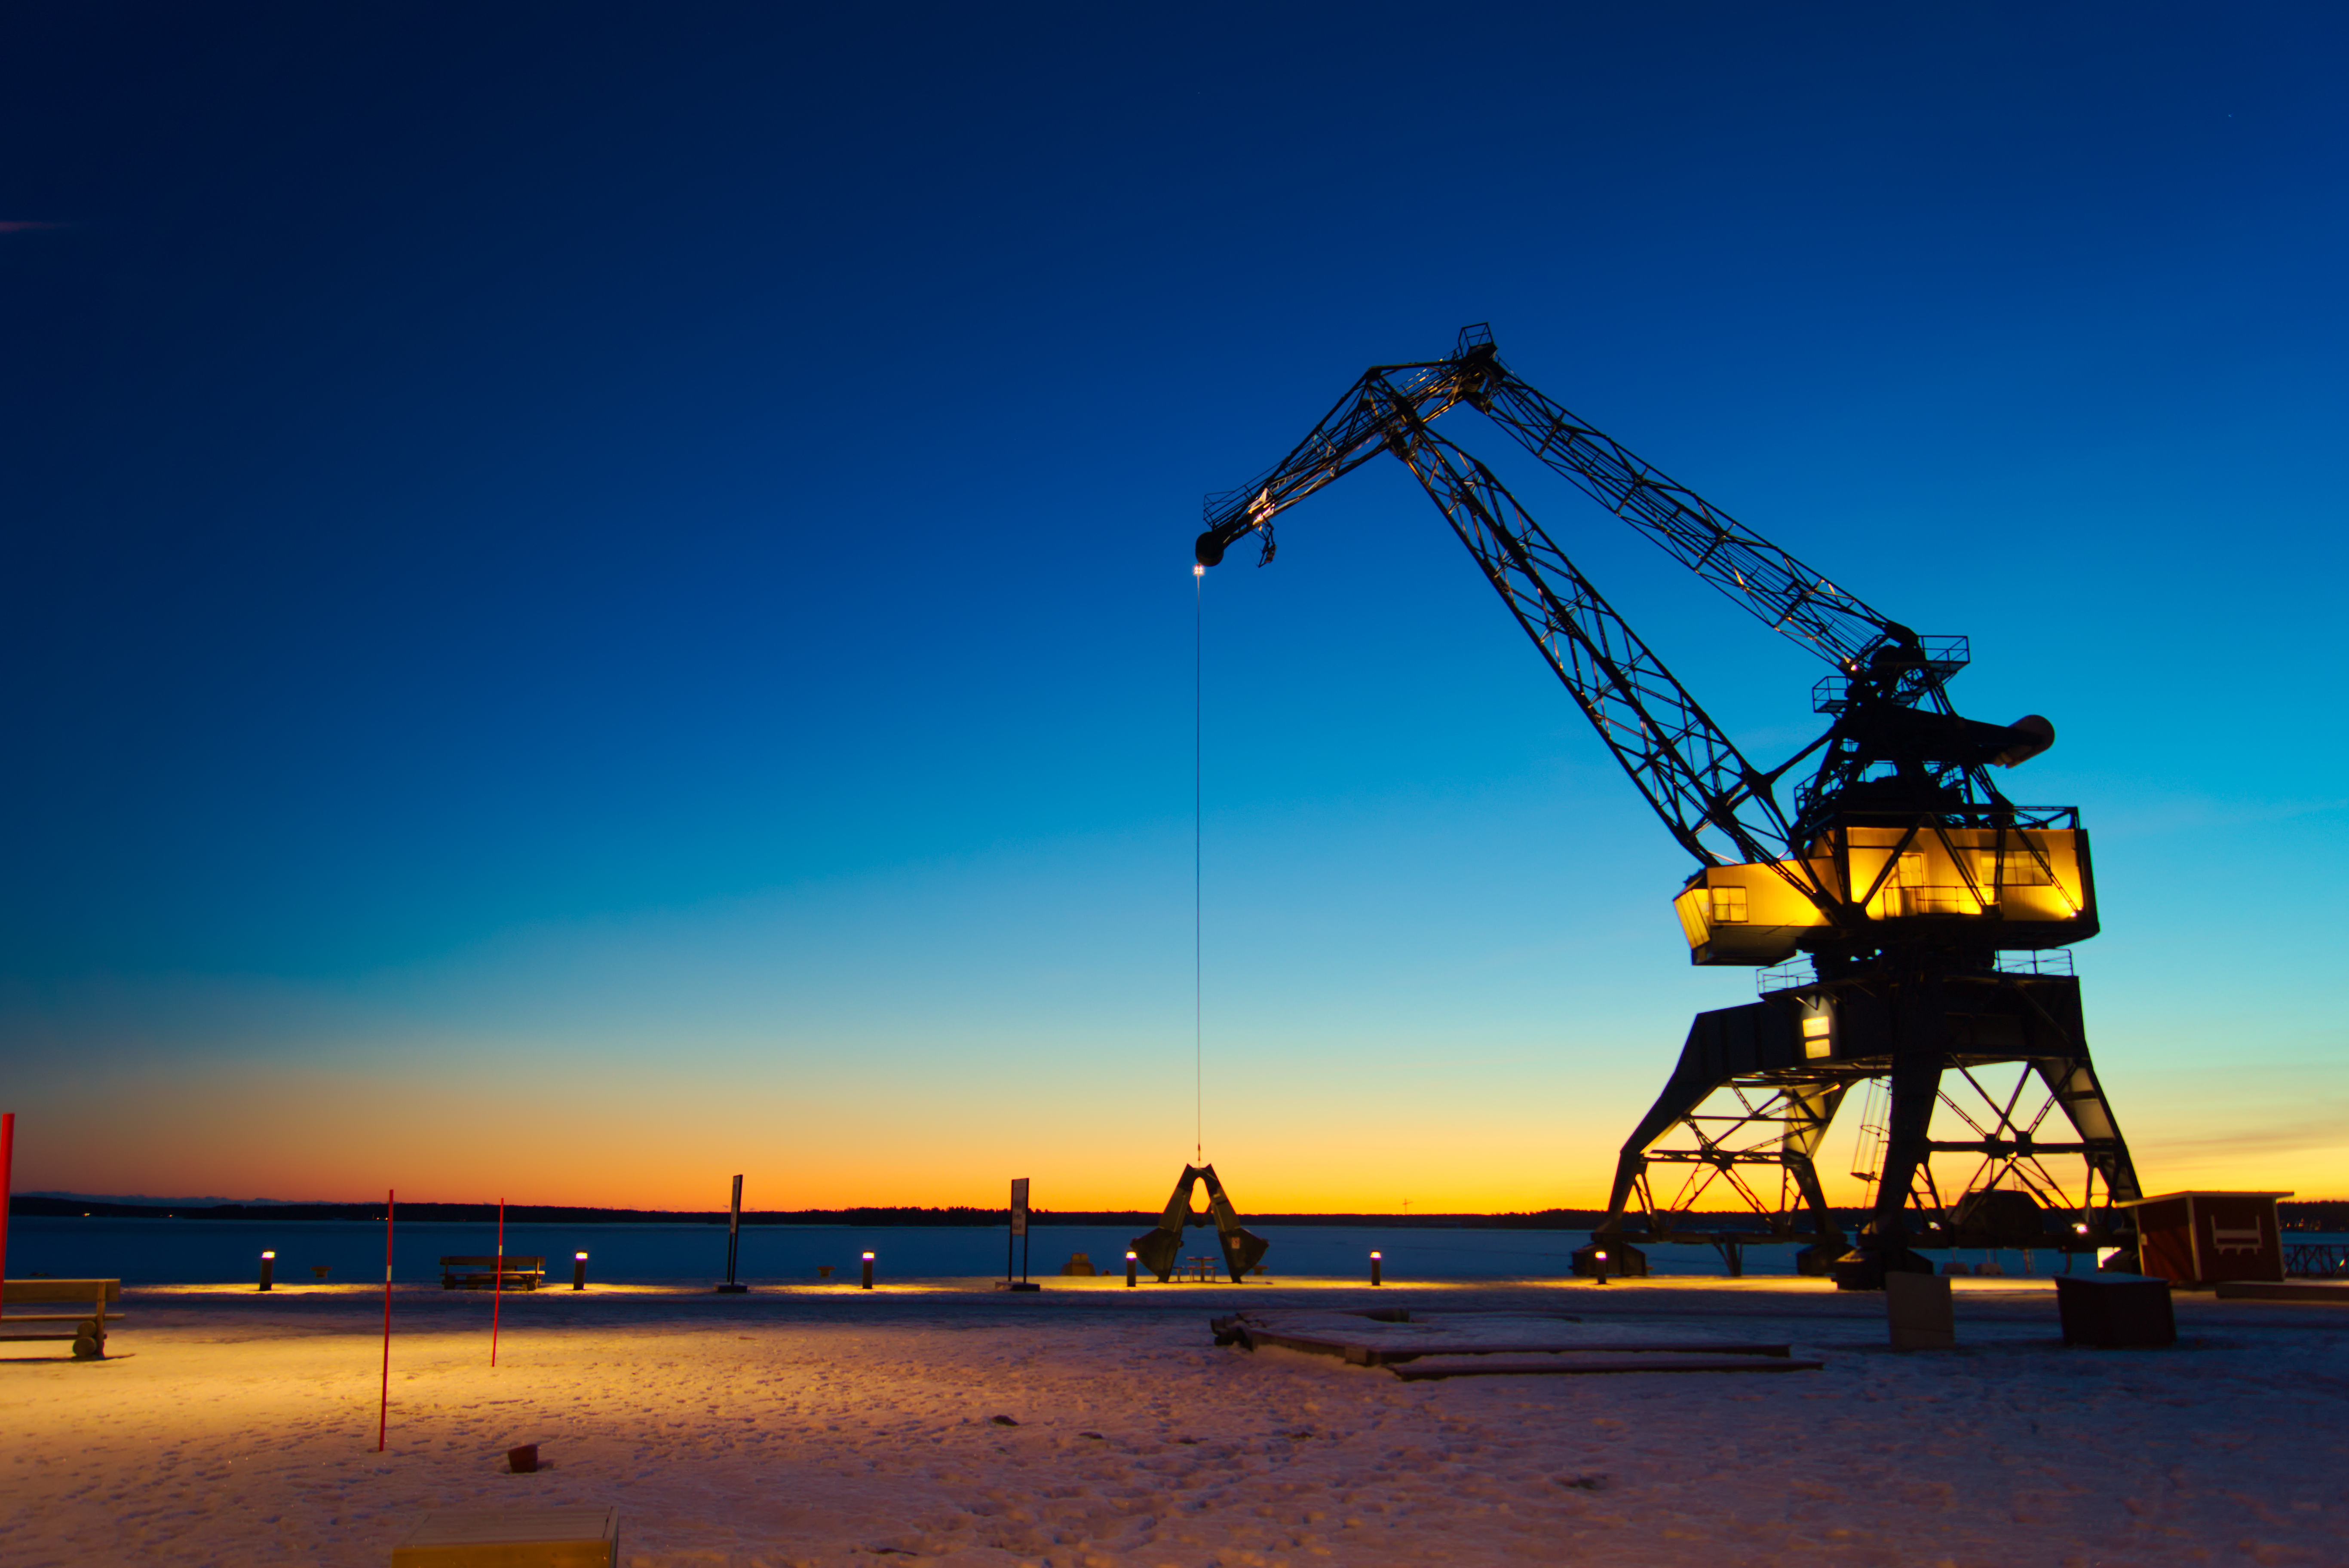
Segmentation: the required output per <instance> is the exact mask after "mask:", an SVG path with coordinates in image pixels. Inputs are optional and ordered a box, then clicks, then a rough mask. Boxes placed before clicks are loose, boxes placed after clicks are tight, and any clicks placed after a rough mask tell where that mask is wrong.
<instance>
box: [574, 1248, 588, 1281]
mask: <svg viewBox="0 0 2349 1568" xmlns="http://www.w3.org/2000/svg"><path fill="white" fill-rule="evenodd" d="M571 1288H572V1289H573V1290H585V1289H586V1288H587V1254H586V1253H572V1254H571Z"/></svg>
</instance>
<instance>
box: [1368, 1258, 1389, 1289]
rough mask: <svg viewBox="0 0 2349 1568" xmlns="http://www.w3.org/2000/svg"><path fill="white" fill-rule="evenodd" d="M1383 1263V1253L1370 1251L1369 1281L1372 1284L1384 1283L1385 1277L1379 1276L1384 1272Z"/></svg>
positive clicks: (1384, 1260)
mask: <svg viewBox="0 0 2349 1568" xmlns="http://www.w3.org/2000/svg"><path fill="white" fill-rule="evenodd" d="M1385 1263H1386V1254H1385V1253H1371V1284H1385V1283H1386V1281H1385V1279H1384V1278H1382V1277H1381V1276H1382V1275H1383V1274H1385V1272H1386V1271H1385V1267H1384V1265H1385Z"/></svg>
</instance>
